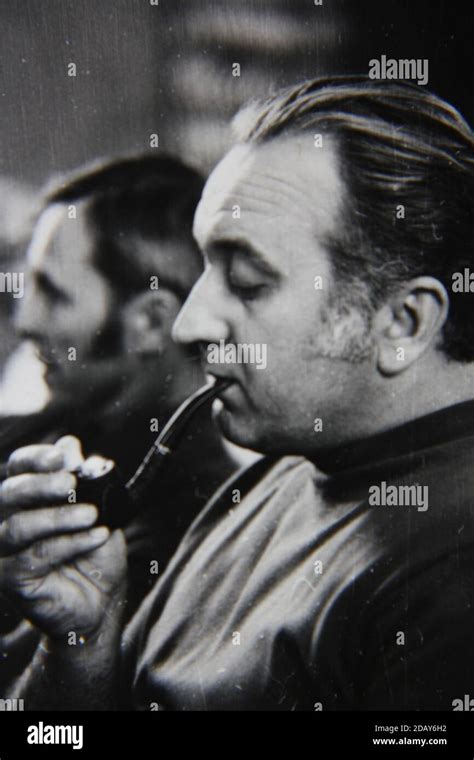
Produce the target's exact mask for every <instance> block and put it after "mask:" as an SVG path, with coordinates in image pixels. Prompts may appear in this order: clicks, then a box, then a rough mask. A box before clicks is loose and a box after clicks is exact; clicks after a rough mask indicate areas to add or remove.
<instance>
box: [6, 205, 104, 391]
mask: <svg viewBox="0 0 474 760" xmlns="http://www.w3.org/2000/svg"><path fill="white" fill-rule="evenodd" d="M94 246H95V236H94V233H93V230H92V228H91V226H90V224H89V222H88V216H87V204H86V203H84V202H82V203H77V204H76V218H74V219H71V218H69V217H68V206H67V205H65V204H54V205H52V206H50V207H48V208H47V209H46V211H44V212H43V214H42V215H41V217H40V219H39V221H38V223H37V225H36V228H35V231H34V234H33V237H32V241H31V244H30V247H29V249H28V254H27V267H28V269H27V275H26V278H25V297H24V299H23V301H22V302H20V304H19V308H18V311H17V313H16V326H17V328H18V330H19V331H20V333H22V334H23V335H25V337H30V338H31V339H32V340H33V341H34V342H35V344H36V345H37V347H38V353H39V355H40V357H41V358H42V360H43V361H44V363H45V365H46V373H47V374H46V377H47V380H48V384H49V385H50V387H51V388H52V389H55V388H56V387H57V386H60V387H67V384H68V382H69V381H72V379H73V378H75V379H77V378H78V375H79V374H80V370H81V368H82V367H84V364H87V363H88V362H90V361H91V360H93V359H95V358H97V357H96V346H97V343H98V342H100V338H101V336H102V335H103V331H104V328H105V327H106V325H107V324H108V320H109V318H110V313H111V309H112V300H113V299H112V290H111V288H110V286H109V285H108V283H107V282H106V280H105V278H104V277H102V275H101V274H100V273H99V272H98V271H97V270H96V269H95V268H94V266H93V263H92V262H93V255H94Z"/></svg>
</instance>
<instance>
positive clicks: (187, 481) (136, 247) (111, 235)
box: [0, 155, 236, 675]
mask: <svg viewBox="0 0 474 760" xmlns="http://www.w3.org/2000/svg"><path fill="white" fill-rule="evenodd" d="M202 187H203V180H202V178H201V176H200V175H199V174H198V173H197V172H196V171H195V170H194V169H191V168H190V167H188V166H186V165H184V164H182V163H181V162H180V161H179V160H177V159H175V158H172V157H167V156H164V157H154V156H150V155H143V156H138V157H130V158H124V159H118V160H112V161H110V162H108V163H105V164H100V165H95V166H93V167H91V168H87V169H86V170H83V171H80V172H76V173H75V174H74V175H73V176H71V177H70V178H68V179H67V180H66V181H65V182H63V183H62V184H61V185H59V186H56V187H55V188H54V189H53V190H50V192H49V193H48V194H47V195H46V198H45V201H44V205H43V208H42V211H41V213H40V215H39V217H38V220H37V223H36V225H35V228H34V232H33V236H32V240H31V244H30V246H29V250H28V254H27V271H26V275H25V283H26V285H25V296H24V298H23V299H22V300H21V301H19V306H18V308H17V312H16V318H15V325H16V328H17V330H18V332H19V334H20V336H21V337H22V338H24V339H27V340H30V341H32V342H33V343H34V345H35V347H36V349H37V352H38V356H39V357H40V359H41V360H42V362H44V365H45V368H46V370H45V372H46V374H45V377H46V381H47V384H48V387H49V390H50V394H51V399H50V401H49V403H48V405H47V406H46V408H45V409H44V410H43V411H42V412H40V413H37V414H34V415H31V416H29V417H16V418H12V419H10V420H9V419H8V418H7V419H5V420H4V421H3V423H2V427H1V434H0V452H1V457H2V458H3V459H4V460H6V459H7V458H8V456H9V455H10V453H11V451H12V450H13V449H15V448H17V447H18V445H19V444H29V443H33V442H35V443H36V442H38V440H43V441H50V442H54V441H56V440H57V439H58V438H60V437H61V436H67V437H66V438H64V439H63V440H62V441H61V444H60V445H61V446H62V447H63V450H64V451H65V452H67V456H68V457H69V459H70V461H72V460H74V461H80V459H81V458H82V454H83V453H84V455H89V454H91V453H96V452H100V453H101V454H102V455H104V456H106V457H109V458H111V459H113V460H114V461H115V462H116V463H117V466H118V470H119V472H120V475H121V477H122V478H123V479H124V481H125V480H127V479H128V478H129V477H130V476H131V475H132V474H133V472H134V471H135V470H136V468H137V467H138V465H139V463H140V461H141V459H142V458H143V456H144V454H145V453H146V452H147V450H148V448H149V446H151V444H152V442H153V440H154V439H155V438H156V436H157V434H158V430H159V429H161V428H162V427H163V425H164V423H165V422H166V421H167V419H168V418H169V416H170V415H171V413H172V412H173V411H174V410H175V409H176V408H177V406H178V405H179V404H180V403H181V402H182V401H183V400H184V399H185V398H186V397H187V396H188V395H190V394H191V393H193V392H194V391H195V390H196V389H197V388H198V387H200V386H201V385H203V383H204V382H205V376H204V374H203V371H202V369H201V366H200V362H199V355H198V352H197V351H195V350H189V349H187V348H184V347H182V346H177V345H176V344H175V343H174V341H173V340H172V338H171V327H172V325H173V322H174V320H175V318H176V315H177V314H178V312H179V310H180V308H181V306H182V304H183V302H184V301H185V299H186V297H187V295H188V293H189V292H190V290H191V288H192V286H193V284H194V283H195V281H196V280H197V279H198V277H199V275H200V273H201V271H202V263H201V257H200V254H199V251H198V249H197V246H196V244H195V242H194V240H193V237H192V233H191V228H192V219H193V215H194V211H195V207H196V205H197V202H198V200H199V197H200V194H201V191H202ZM72 436H75V438H73V437H72ZM77 439H79V440H80V442H81V443H82V449H83V451H81V450H80V444H79V441H78V440H77ZM167 464H168V466H167V468H166V470H165V471H164V472H163V473H162V476H161V478H160V481H159V484H158V485H157V487H158V489H159V491H160V493H161V495H162V498H163V501H162V502H161V506H155V505H153V506H154V508H153V510H146V511H145V513H144V514H143V515H142V516H141V517H140V518H139V519H135V520H133V521H132V522H131V523H130V524H129V525H128V526H127V528H126V533H127V538H128V549H129V554H128V565H129V570H128V572H129V586H128V595H127V609H128V613H127V614H128V615H131V614H132V612H133V610H134V609H135V608H136V607H137V606H138V604H139V602H140V600H141V599H142V598H143V596H145V594H146V593H147V591H148V590H149V588H150V587H151V586H152V584H153V583H154V582H155V581H156V578H157V573H158V574H159V573H162V572H163V570H164V568H165V566H166V564H167V562H168V560H169V558H170V556H171V555H172V554H173V551H174V549H175V548H176V546H177V544H178V543H179V539H180V537H181V535H182V534H183V533H184V531H185V529H186V528H187V527H188V525H189V524H190V522H191V521H192V520H193V518H194V517H195V516H196V514H197V513H198V512H199V511H200V509H201V508H202V506H203V505H204V504H205V503H206V501H207V500H208V499H209V497H210V496H211V495H212V493H213V492H214V491H215V490H216V488H217V486H218V485H219V484H220V483H221V482H222V481H223V480H225V479H226V478H227V477H228V476H229V475H230V473H231V472H232V471H233V470H234V469H235V466H236V464H235V463H234V460H233V458H232V456H231V455H230V453H229V451H228V450H227V449H226V448H225V447H224V445H223V443H222V439H221V436H220V434H219V432H218V431H217V428H216V427H215V425H214V423H213V421H212V419H211V415H210V411H209V408H208V409H205V410H203V411H201V412H200V413H199V414H198V415H197V416H196V418H195V419H194V420H193V422H192V423H191V426H190V429H189V431H188V432H187V435H186V437H185V439H184V441H183V445H182V446H181V447H180V448H179V450H178V451H177V452H176V453H175V454H174V455H173V458H172V460H170V461H169V462H168V463H167ZM151 562H154V563H155V564H154V568H155V569H154V572H151V569H150V567H151V566H150V563H151ZM16 621H17V616H16V614H14V613H12V612H11V611H7V609H5V610H4V615H3V619H2V628H3V630H4V631H10V629H12V627H14V625H15V624H16ZM31 630H32V629H31V628H29V627H28V626H27V625H26V626H25V624H23V625H22V626H21V629H16V630H15V632H14V633H11V635H7V636H6V637H4V638H3V640H2V641H0V647H1V646H2V644H3V651H4V652H6V653H8V655H9V657H8V659H7V658H6V659H5V660H4V662H5V664H6V667H4V666H3V665H2V672H3V674H4V675H5V673H6V670H9V668H8V666H13V664H14V661H15V658H14V656H13V654H12V648H14V647H15V646H16V645H17V644H18V636H19V633H21V635H22V636H23V634H25V635H26V636H28V635H29V633H31ZM32 638H33V640H34V639H35V636H33V637H32ZM24 651H25V653H26V654H27V652H28V650H27V648H26V649H25V650H24Z"/></svg>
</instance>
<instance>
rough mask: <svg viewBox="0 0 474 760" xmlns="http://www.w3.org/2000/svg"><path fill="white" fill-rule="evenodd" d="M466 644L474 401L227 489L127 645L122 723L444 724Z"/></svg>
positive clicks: (472, 671) (468, 673)
mask: <svg viewBox="0 0 474 760" xmlns="http://www.w3.org/2000/svg"><path fill="white" fill-rule="evenodd" d="M323 471H324V472H323ZM408 487H411V490H408ZM374 492H375V493H378V494H379V497H380V498H379V500H378V501H377V499H375V497H373V494H374ZM371 494H372V496H371ZM394 494H395V496H394ZM389 495H390V496H389ZM239 496H240V503H238V498H239ZM380 501H381V502H385V503H379V502H380ZM473 640H474V401H473V402H467V403H463V404H458V405H456V406H453V407H451V408H448V409H444V410H441V411H439V412H436V413H434V414H431V415H428V416H426V417H423V418H420V419H417V420H414V421H412V422H410V423H408V424H405V425H402V426H400V427H398V428H396V429H393V430H391V431H388V432H384V433H382V434H379V435H376V436H374V437H372V438H370V439H366V440H364V441H362V442H360V443H356V444H351V445H350V446H344V447H341V448H339V449H338V450H334V451H332V452H330V453H329V454H327V455H326V456H324V457H323V456H321V457H320V458H319V459H318V469H317V468H316V467H315V466H314V465H313V464H311V463H310V462H308V461H307V460H304V459H301V458H296V457H291V458H284V459H279V460H274V459H273V460H271V459H264V460H261V461H259V462H257V463H256V464H255V465H254V466H253V467H251V468H250V469H248V470H247V471H246V472H245V473H243V474H242V475H240V476H239V477H237V478H236V479H233V480H231V481H229V482H228V483H227V484H225V486H223V487H222V488H221V489H220V491H219V492H218V494H216V496H215V497H214V498H213V499H212V501H211V502H210V503H209V504H208V506H207V507H206V508H205V510H204V511H203V512H202V513H201V514H200V515H199V516H198V517H197V519H196V520H195V521H194V523H193V524H192V526H191V527H190V529H189V531H188V532H187V534H186V535H185V537H184V539H183V540H182V542H181V544H180V547H179V548H178V551H177V552H176V554H175V555H174V557H173V559H172V560H171V562H170V564H169V565H168V568H167V570H166V573H165V574H164V575H163V577H162V578H161V579H160V580H159V581H158V583H157V584H156V586H155V587H154V588H153V590H152V592H151V593H150V594H149V596H148V597H147V598H146V599H145V600H144V602H143V603H142V606H141V607H140V609H139V610H138V612H137V614H136V615H135V617H134V619H133V620H132V622H131V624H130V625H129V627H128V629H127V630H126V632H125V634H124V639H123V651H124V662H123V681H124V693H125V694H127V695H128V696H130V695H131V700H130V701H128V702H127V701H126V700H125V702H124V706H132V707H134V708H136V709H145V710H148V709H150V706H151V705H153V704H155V705H158V706H159V708H160V709H171V710H216V709H217V710H246V709H252V710H261V709H267V710H315V709H323V710H339V709H353V710H384V709H394V710H452V709H453V701H454V700H456V699H463V697H464V695H465V694H470V693H471V694H473V695H474V692H473V689H474V647H473V645H472V642H473ZM155 709H156V708H155Z"/></svg>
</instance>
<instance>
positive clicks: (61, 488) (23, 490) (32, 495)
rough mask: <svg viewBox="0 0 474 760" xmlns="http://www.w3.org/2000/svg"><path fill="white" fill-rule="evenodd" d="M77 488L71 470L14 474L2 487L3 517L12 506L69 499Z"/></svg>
mask: <svg viewBox="0 0 474 760" xmlns="http://www.w3.org/2000/svg"><path fill="white" fill-rule="evenodd" d="M75 488H76V478H75V477H74V475H72V474H71V473H70V472H66V471H65V470H61V472H51V473H41V474H35V475H14V476H13V477H12V478H7V480H5V481H4V482H3V483H2V485H1V488H0V507H1V513H0V516H2V514H3V518H4V517H5V513H7V512H8V511H9V509H10V508H12V507H13V508H15V511H17V510H19V509H23V508H25V507H30V506H34V505H36V504H38V505H40V504H54V503H56V502H58V503H64V502H67V501H68V498H69V496H70V492H71V491H73V490H74V489H75Z"/></svg>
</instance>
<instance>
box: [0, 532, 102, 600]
mask: <svg viewBox="0 0 474 760" xmlns="http://www.w3.org/2000/svg"><path fill="white" fill-rule="evenodd" d="M109 537H110V531H109V529H108V528H106V527H104V526H101V527H100V528H92V529H91V530H88V531H83V532H81V533H73V534H72V535H68V536H55V537H53V538H47V539H45V540H44V541H38V542H37V543H36V544H33V546H31V547H30V548H29V549H26V550H25V551H24V552H21V553H20V554H15V555H13V556H11V557H5V558H4V559H2V560H1V561H0V564H1V568H0V569H1V571H2V572H1V575H2V576H3V577H2V585H3V586H4V587H5V588H6V590H7V591H9V592H10V593H11V592H12V591H15V590H17V591H18V590H21V589H22V588H24V587H25V588H27V582H28V581H34V580H40V579H42V578H44V577H45V576H47V575H48V574H49V573H50V572H51V571H52V570H53V569H54V568H55V567H58V566H60V565H63V564H65V563H67V562H71V561H72V560H73V559H75V558H76V557H79V556H81V555H82V554H87V553H88V552H91V551H94V549H97V548H98V547H99V546H101V545H102V544H104V543H105V542H106V541H107V540H108V539H109ZM24 584H26V586H25V585H24Z"/></svg>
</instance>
